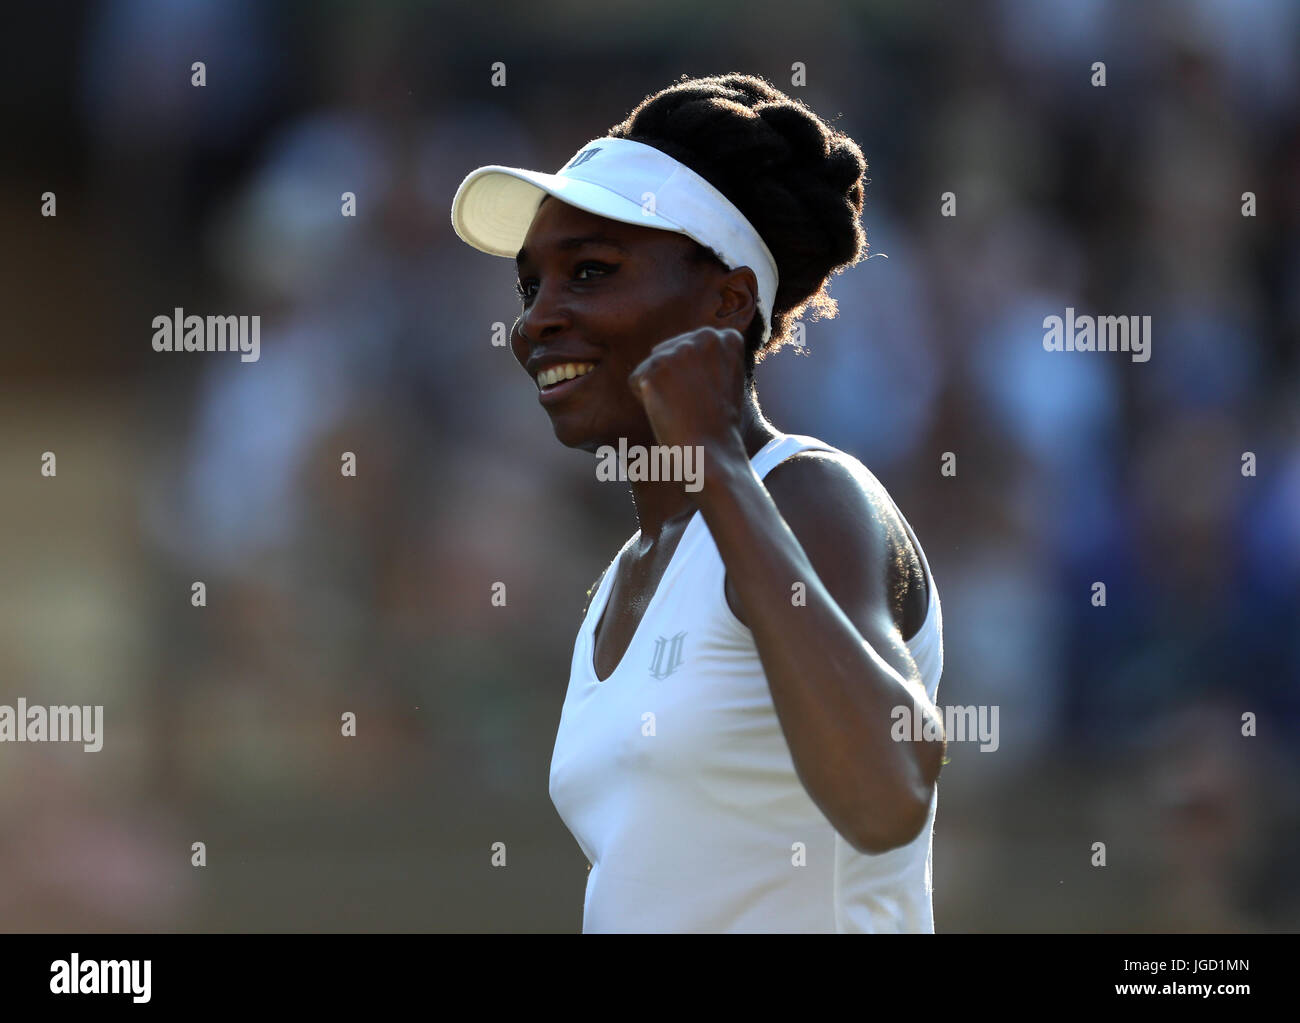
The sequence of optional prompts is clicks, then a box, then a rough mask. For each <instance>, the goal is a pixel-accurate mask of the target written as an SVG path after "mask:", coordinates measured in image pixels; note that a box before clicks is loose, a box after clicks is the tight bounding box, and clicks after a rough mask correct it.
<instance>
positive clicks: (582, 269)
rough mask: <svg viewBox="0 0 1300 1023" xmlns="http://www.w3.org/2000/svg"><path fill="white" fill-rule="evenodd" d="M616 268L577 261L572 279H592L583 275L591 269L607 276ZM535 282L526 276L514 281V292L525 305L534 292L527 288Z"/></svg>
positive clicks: (604, 264) (535, 282)
mask: <svg viewBox="0 0 1300 1023" xmlns="http://www.w3.org/2000/svg"><path fill="white" fill-rule="evenodd" d="M616 269H618V268H617V267H614V266H610V265H609V264H608V263H596V262H593V261H591V260H587V261H585V262H582V263H579V264H578V265H577V266H576V267H574V268H573V279H574V280H576V281H589V280H592V278H591V277H586V276H584V274H586V273H587V272H589V271H592V270H594V271H595V272H596V273H597V274H598V275H599V276H602V277H608V276H609V275H610V274H612V273H613V272H614V271H615V270H616ZM536 284H537V279H536V278H534V277H527V278H524V279H523V280H521V281H515V294H516V295H518V296H519V299H520V301H522V302H523V303H524V304H525V305H527V304H528V300H529V299H530V298H533V297H534V293H533V292H531V291H529V288H532V287H534V286H535V285H536Z"/></svg>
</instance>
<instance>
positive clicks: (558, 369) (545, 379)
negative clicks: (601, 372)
mask: <svg viewBox="0 0 1300 1023" xmlns="http://www.w3.org/2000/svg"><path fill="white" fill-rule="evenodd" d="M595 368H596V364H595V363H594V362H566V363H564V364H563V365H561V366H552V367H551V368H550V369H544V370H542V371H541V372H540V373H538V374H537V386H538V387H539V388H541V387H550V386H551V385H552V384H558V383H559V382H560V381H561V380H572V379H573V378H574V377H580V376H582V375H583V374H585V373H590V372H591V371H592V370H593V369H595Z"/></svg>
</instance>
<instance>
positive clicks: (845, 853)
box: [550, 434, 943, 933]
mask: <svg viewBox="0 0 1300 1023" xmlns="http://www.w3.org/2000/svg"><path fill="white" fill-rule="evenodd" d="M810 449H811V450H822V451H834V452H837V453H839V454H844V453H843V452H839V451H838V449H836V448H833V447H831V446H830V445H829V444H825V443H823V442H822V441H819V440H817V439H816V438H814V437H807V436H802V435H798V434H788V435H782V436H778V437H776V438H774V439H773V440H772V441H770V442H769V443H768V444H767V445H766V446H764V447H763V449H762V450H761V451H759V452H758V453H757V454H756V455H754V457H753V458H752V459H751V460H750V462H751V464H752V465H753V467H754V471H755V472H756V473H757V474H758V476H759V478H762V477H764V476H766V475H767V473H768V471H769V470H770V469H771V468H772V467H773V466H775V465H777V464H778V463H780V462H782V461H784V460H785V459H786V458H789V457H790V456H791V455H793V454H795V453H796V452H799V451H807V450H810ZM846 457H851V456H846ZM854 461H855V462H856V461H857V460H856V459H854ZM858 464H859V465H860V464H861V463H860V462H859V463H858ZM891 500H892V499H891ZM894 507H895V509H897V505H895V506H894ZM899 517H900V519H902V515H901V513H900V515H899ZM903 522H904V526H905V528H906V529H907V531H908V533H909V534H910V535H911V539H912V542H913V544H915V546H916V551H917V555H918V557H919V558H920V559H921V563H922V564H923V565H924V566H925V572H926V577H927V578H928V579H929V606H928V609H927V611H926V616H925V621H924V623H923V624H922V626H921V628H920V630H919V631H918V632H917V633H916V635H915V636H913V637H912V638H911V639H910V640H909V641H908V642H907V647H908V649H909V650H910V651H911V654H912V656H913V658H915V660H916V665H917V668H918V669H919V670H920V674H921V679H922V681H923V682H924V685H925V690H926V692H927V693H928V694H929V696H930V699H931V700H934V699H936V696H937V692H938V687H939V675H940V674H941V672H942V670H943V638H942V637H943V614H942V610H941V609H940V607H939V593H938V590H937V588H936V586H935V582H934V576H933V575H932V574H931V572H930V565H929V562H928V561H927V560H926V558H925V553H924V551H922V550H921V546H920V544H919V543H918V542H917V541H916V536H915V534H914V533H912V529H911V526H909V525H907V524H906V520H905V519H903ZM639 535H640V532H639V531H638V532H637V533H635V534H633V536H632V537H631V539H629V540H628V543H627V545H625V546H624V548H623V551H626V550H627V548H628V547H629V546H631V544H632V543H633V542H634V541H635V540H636V539H637V537H638V536H639ZM623 551H620V552H619V554H618V555H617V556H616V557H615V558H614V561H613V562H611V563H610V567H609V568H608V569H606V571H605V576H604V578H603V579H602V580H601V583H600V586H599V587H598V589H597V590H596V593H595V595H594V596H593V597H592V599H591V603H590V606H589V607H588V609H587V616H586V618H585V619H584V620H583V622H582V626H581V628H580V629H579V630H578V638H577V641H576V642H575V643H574V648H573V664H572V667H571V668H570V674H569V688H568V692H567V693H566V695H565V698H564V707H563V709H562V710H561V712H560V725H559V731H558V733H557V735H556V738H555V751H554V754H553V755H552V758H551V775H550V794H551V800H552V802H554V804H555V808H556V809H557V810H558V811H559V814H560V817H561V819H563V821H564V823H565V825H566V826H567V827H568V828H569V830H570V831H571V832H572V833H573V836H574V838H575V839H577V841H578V845H579V846H580V847H581V848H582V851H583V852H584V853H585V854H586V856H587V860H588V861H589V863H590V870H589V873H588V875H587V891H586V898H585V899H584V902H583V921H582V929H583V931H584V932H586V933H593V932H604V931H625V932H627V931H635V932H710V933H717V932H733V931H781V932H840V933H849V932H859V933H861V932H889V931H907V932H933V931H934V916H933V911H932V908H931V896H930V893H931V883H930V871H931V838H932V836H933V831H934V816H935V809H936V806H937V803H938V792H937V788H936V792H935V795H934V796H933V797H932V798H931V801H930V812H929V815H928V817H927V819H926V823H925V827H924V828H923V829H922V831H921V833H920V834H919V835H917V837H916V838H915V839H914V840H913V841H912V842H910V843H909V844H908V845H905V846H901V847H899V848H897V849H893V850H890V851H889V852H887V853H884V854H882V855H879V856H868V855H864V854H862V853H859V852H857V851H856V850H855V849H854V848H853V847H852V846H851V845H850V844H849V843H848V842H846V841H845V840H844V839H843V838H841V837H840V836H839V834H838V833H837V832H836V831H835V829H834V828H833V827H832V826H831V824H830V822H829V821H827V820H826V817H825V816H824V815H823V814H822V812H821V810H819V809H818V808H817V805H816V804H815V803H813V801H812V799H811V798H810V797H809V796H808V793H807V792H806V791H805V789H804V787H803V784H802V783H801V782H800V781H799V778H798V776H797V775H796V774H795V769H794V762H793V760H792V758H791V756H790V748H789V746H788V745H787V744H786V741H785V736H784V735H783V734H782V731H781V725H780V722H779V720H778V719H777V716H776V709H775V708H774V706H773V704H772V696H771V692H770V690H769V689H768V684H767V678H766V676H765V675H764V674H763V666H762V662H761V661H760V660H759V656H758V650H757V648H756V647H755V646H754V639H753V633H751V632H750V630H749V629H747V628H746V627H745V626H744V625H742V624H741V623H740V621H739V619H737V618H736V616H735V615H734V614H733V613H732V611H731V608H730V607H729V606H728V604H727V600H726V594H725V581H726V567H725V565H724V563H723V561H722V558H721V556H720V555H719V554H718V549H717V547H716V545H715V544H714V542H713V537H712V536H711V535H710V533H709V530H708V527H707V525H706V524H705V521H704V517H703V516H702V515H701V514H700V513H699V512H698V511H697V512H696V513H695V515H694V516H692V518H691V520H690V522H689V523H688V524H687V526H686V529H685V531H684V532H683V533H682V536H681V539H680V541H679V542H678V545H677V548H676V550H675V551H674V552H673V556H672V559H671V560H670V562H669V564H668V567H667V569H666V570H665V571H664V574H663V577H662V579H661V580H660V582H659V585H658V588H657V589H656V590H655V593H654V596H653V597H652V598H651V600H650V603H649V604H648V605H647V607H646V611H645V615H644V617H643V618H642V620H641V622H640V624H639V625H638V626H637V629H636V632H635V634H634V635H633V637H632V641H631V643H630V644H629V646H628V648H627V652H626V653H625V654H624V655H623V659H622V660H621V661H620V662H619V664H618V666H617V667H616V668H615V669H614V672H613V674H612V675H610V676H609V678H608V679H606V680H605V681H604V682H601V681H599V680H598V679H597V677H596V671H595V665H594V653H595V643H594V640H593V634H594V631H595V627H596V623H597V622H599V621H600V617H601V614H602V613H603V612H604V610H605V604H606V603H607V601H608V599H609V592H610V588H611V586H612V585H613V579H614V572H615V568H614V566H615V564H616V563H617V561H618V558H619V557H621V556H622V554H623Z"/></svg>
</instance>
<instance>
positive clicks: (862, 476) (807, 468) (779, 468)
mask: <svg viewBox="0 0 1300 1023" xmlns="http://www.w3.org/2000/svg"><path fill="white" fill-rule="evenodd" d="M763 483H764V486H766V488H767V491H768V493H769V494H771V495H772V500H773V501H774V502H775V503H776V506H777V508H778V510H779V511H780V512H781V517H782V518H784V519H785V520H786V522H787V524H789V526H790V529H791V531H792V532H793V533H794V534H795V537H796V538H797V539H798V540H799V543H800V545H801V546H802V547H803V548H804V551H805V553H806V554H807V555H808V558H809V560H810V561H811V562H812V563H813V567H814V568H815V569H816V570H817V574H818V576H819V577H820V578H821V579H822V581H823V582H824V583H825V584H826V586H827V588H828V589H829V590H830V591H831V593H832V595H834V596H835V597H836V599H837V600H838V601H840V603H841V606H842V607H843V608H844V610H845V613H846V614H848V615H849V617H850V618H852V619H853V620H854V622H855V624H858V625H859V626H860V627H866V626H867V625H868V624H869V623H871V624H874V625H875V626H876V628H878V629H885V630H887V631H890V630H892V629H894V628H896V627H897V625H898V623H900V622H902V621H903V620H904V619H905V618H906V617H907V614H906V612H907V610H908V604H909V602H912V603H913V606H914V607H915V606H916V603H917V602H919V607H920V608H921V611H922V614H923V613H924V609H925V606H926V603H927V599H926V595H927V585H928V583H927V580H926V578H925V572H924V569H923V567H922V565H921V561H920V557H919V555H918V553H917V551H916V548H915V545H914V544H913V543H912V539H911V537H910V535H909V533H908V530H907V527H906V525H905V524H904V522H903V520H902V518H901V517H900V516H899V514H898V511H897V510H896V508H895V506H894V502H893V501H892V500H891V499H890V496H889V494H888V492H887V491H886V490H885V488H884V486H883V485H882V484H881V483H880V481H879V480H877V479H876V477H875V476H874V475H873V474H872V473H871V472H869V471H868V470H867V469H866V468H865V467H864V466H863V465H862V464H861V463H860V462H858V461H857V460H856V459H853V458H850V457H848V456H846V455H844V454H842V453H840V452H832V451H815V450H810V451H800V452H798V453H797V454H794V455H791V456H790V457H789V458H787V459H786V460H785V461H783V462H781V463H779V464H778V465H776V466H774V467H773V468H772V469H771V470H770V471H769V472H768V474H767V475H766V476H765V477H764V479H763ZM913 617H914V615H913ZM886 619H887V621H886ZM899 638H900V639H901V637H899Z"/></svg>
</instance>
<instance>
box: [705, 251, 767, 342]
mask: <svg viewBox="0 0 1300 1023" xmlns="http://www.w3.org/2000/svg"><path fill="white" fill-rule="evenodd" d="M757 315H758V278H757V277H755V276H754V271H753V270H751V269H750V268H749V267H747V266H738V267H736V269H734V270H728V271H727V272H726V274H725V275H724V276H723V277H722V278H721V279H720V280H719V281H718V307H717V312H716V314H715V316H716V321H715V323H714V324H713V325H714V326H715V327H735V328H736V329H737V330H738V331H740V332H741V334H744V335H746V336H748V334H749V325H750V323H752V322H753V320H754V317H755V316H757Z"/></svg>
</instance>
